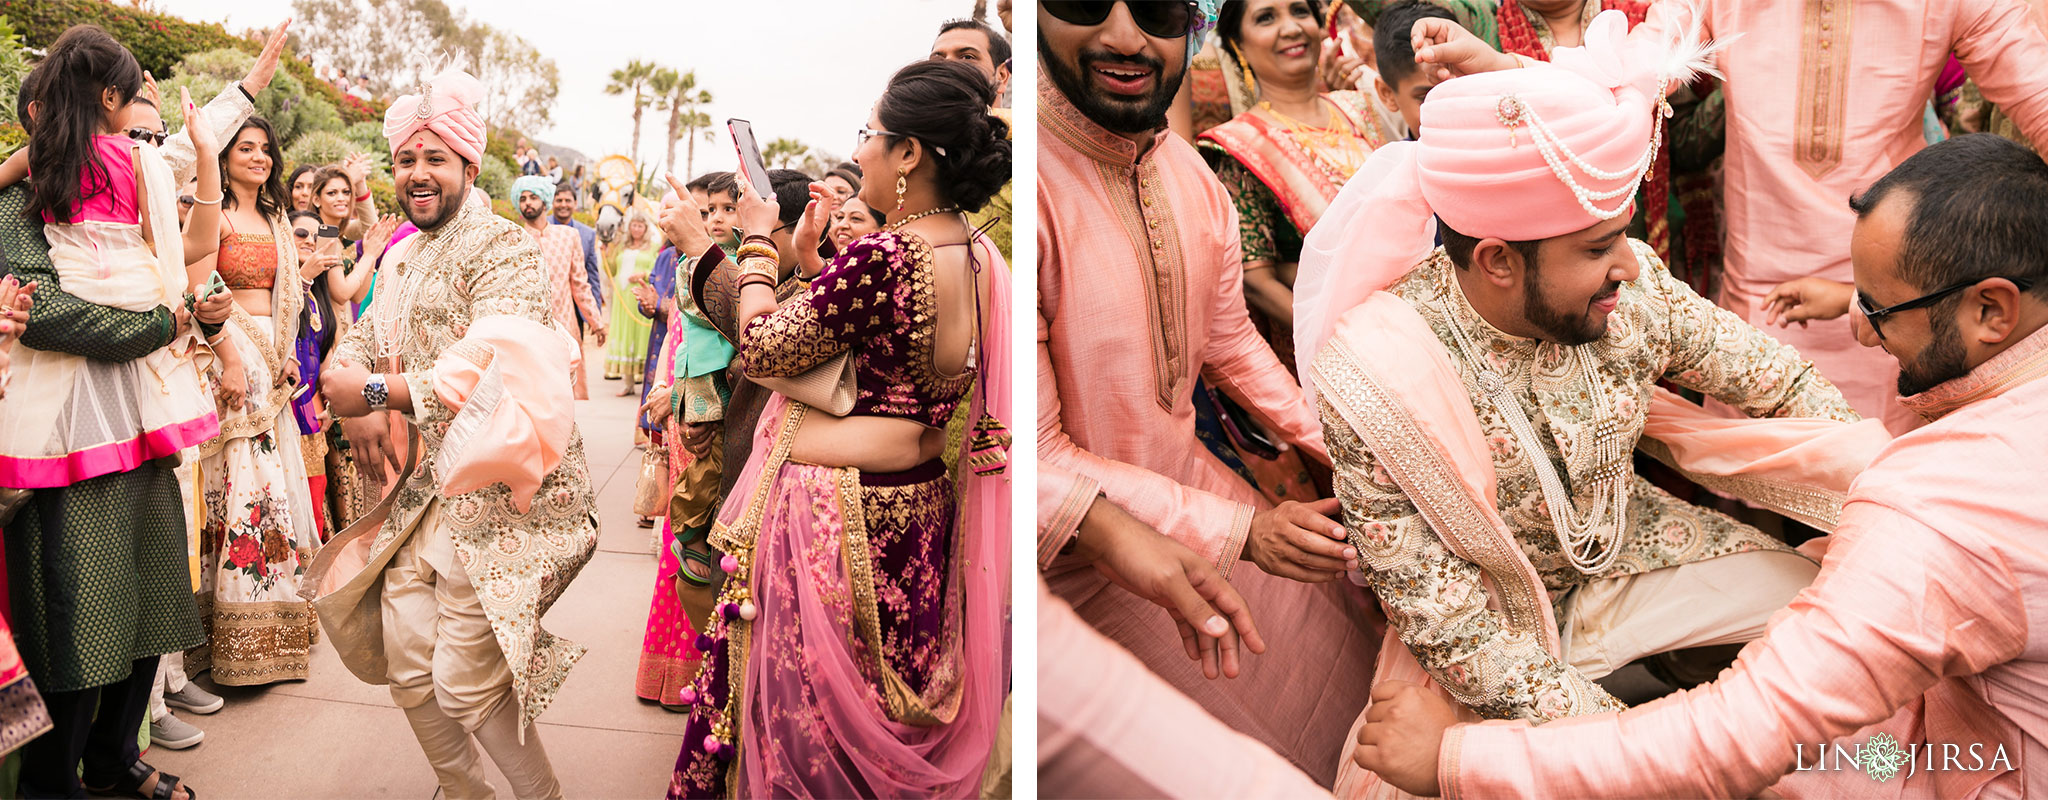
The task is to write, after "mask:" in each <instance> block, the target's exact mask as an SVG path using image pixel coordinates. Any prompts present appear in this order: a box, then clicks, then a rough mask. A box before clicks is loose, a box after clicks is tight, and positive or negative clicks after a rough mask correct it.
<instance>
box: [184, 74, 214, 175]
mask: <svg viewBox="0 0 2048 800" xmlns="http://www.w3.org/2000/svg"><path fill="white" fill-rule="evenodd" d="M178 102H179V103H180V104H182V105H183V106H184V108H185V135H187V136H190V137H192V150H193V152H194V153H196V154H197V155H198V157H199V158H201V159H203V160H206V161H212V160H214V159H217V158H219V157H220V137H219V136H218V135H216V134H215V133H214V130H213V125H212V122H211V121H210V120H208V119H207V118H206V109H203V108H200V107H198V106H196V105H193V104H192V90H191V88H189V87H185V86H180V87H178Z"/></svg>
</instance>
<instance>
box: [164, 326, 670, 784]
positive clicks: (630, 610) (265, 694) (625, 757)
mask: <svg viewBox="0 0 2048 800" xmlns="http://www.w3.org/2000/svg"><path fill="white" fill-rule="evenodd" d="M586 352H587V354H590V355H596V356H598V358H596V359H593V360H592V361H591V362H590V363H592V364H593V366H595V365H598V364H602V363H603V362H602V353H601V352H600V351H586ZM601 374H602V369H601V368H599V369H598V370H596V371H595V372H594V373H593V374H592V376H591V378H590V394H591V399H590V400H588V401H584V402H579V403H577V404H576V419H577V423H578V425H579V427H580V429H581V430H582V433H583V445H584V448H585V450H586V451H587V452H588V453H589V456H590V472H591V479H592V480H593V482H595V483H596V485H597V490H598V505H599V510H600V513H601V521H602V523H603V529H602V530H603V533H602V535H601V536H600V537H599V540H598V549H597V553H596V554H595V555H593V556H592V557H591V559H590V563H589V565H588V566H586V567H584V569H583V572H582V574H580V575H578V576H577V578H576V580H575V582H574V583H572V584H570V586H569V590H568V591H567V592H566V593H564V594H563V595H562V598H561V600H560V601H559V602H558V603H556V604H555V607H554V609H552V610H551V611H550V612H549V613H548V615H547V618H546V619H545V621H544V624H545V625H546V626H547V628H548V630H550V631H553V632H554V633H555V634H556V635H559V636H562V637H565V638H568V639H571V640H574V641H576V642H579V643H582V644H584V645H587V646H589V648H590V653H589V655H587V656H585V657H584V658H583V660H582V662H580V663H578V664H577V666H576V669H575V671H574V672H572V673H570V676H569V680H568V682H567V683H566V684H564V685H563V687H562V691H561V694H560V695H558V696H557V698H556V700H555V703H554V705H553V706H551V707H550V708H549V709H548V711H547V713H546V714H544V715H542V716H541V718H540V722H539V723H538V727H539V730H540V732H541V740H542V741H543V742H544V743H546V745H547V750H548V755H549V756H550V759H551V760H552V761H553V762H554V764H555V771H556V774H557V776H558V777H560V779H561V781H562V791H563V793H564V794H565V795H566V796H568V797H571V798H656V797H660V796H661V795H662V793H663V792H665V791H667V789H668V780H669V773H670V771H671V770H672V769H673V768H674V766H675V759H676V754H677V753H678V752H679V751H680V750H681V749H682V741H683V735H682V734H683V723H684V720H685V718H684V717H683V715H681V714H675V713H671V712H668V711H663V710H662V709H661V707H660V706H657V705H653V704H651V703H643V702H641V701H640V700H639V699H638V698H636V697H635V696H634V694H633V675H634V670H635V668H636V667H637V666H638V664H639V659H640V639H641V636H642V634H643V633H644V632H645V628H646V624H647V604H648V601H649V599H650V598H651V597H652V595H653V592H654V569H655V561H654V556H653V555H652V549H651V546H650V542H651V540H652V537H651V535H650V534H649V532H648V531H647V530H646V529H644V528H640V527H636V526H635V525H634V524H633V523H634V519H635V517H634V516H633V512H632V506H633V485H634V481H635V480H636V478H637V477H638V474H639V469H640V451H639V450H638V449H636V448H634V446H633V432H632V424H633V415H634V412H635V409H636V408H637V406H638V400H637V399H636V398H619V397H613V396H612V395H613V394H614V393H616V392H618V391H619V387H620V386H621V385H622V384H621V383H620V382H619V381H606V380H600V379H598V376H599V375H601ZM202 685H204V686H205V687H206V688H207V689H208V690H209V691H212V692H215V693H217V694H219V695H221V696H222V697H225V698H227V707H226V708H225V709H222V710H221V711H220V712H219V713H216V714H212V715H209V716H198V715H192V714H183V713H181V714H180V717H181V718H183V719H185V720H186V721H187V722H191V723H192V724H194V725H197V726H199V728H200V729H201V730H204V731H206V741H204V742H203V743H201V744H200V745H199V746H198V747H195V748H192V749H190V750H185V751H182V752H179V751H172V750H166V749H164V748H161V747H157V748H152V749H151V751H150V752H149V753H148V754H147V755H146V756H145V758H146V759H147V760H148V761H149V762H150V763H152V764H154V765H156V766H157V767H159V768H161V769H163V770H165V771H167V772H171V773H173V774H176V775H180V776H183V777H184V778H185V780H186V781H187V783H189V784H190V785H191V786H192V787H193V788H194V789H197V790H198V791H199V794H200V796H202V797H205V798H208V799H209V800H219V799H220V798H266V799H267V798H355V797H404V798H418V800H429V799H430V798H435V797H437V796H438V795H439V791H440V790H439V787H438V786H436V785H435V782H434V773H433V771H432V770H431V769H429V768H428V767H427V760H426V757H425V756H423V755H421V753H420V749H419V745H418V744H417V743H415V742H414V741H413V736H412V729H411V728H410V727H408V726H407V725H406V722H405V715H404V714H403V713H400V712H399V711H398V709H397V708H395V707H393V706H392V705H391V696H390V694H389V693H387V692H386V691H385V689H384V687H382V686H372V685H369V684H365V683H363V682H361V681H358V680H356V678H355V677H354V676H353V675H350V674H349V672H348V669H347V668H345V667H343V666H342V664H341V661H340V660H339V659H338V658H336V657H335V654H334V648H332V647H331V646H329V645H328V644H327V643H326V642H325V641H322V642H321V643H320V644H319V645H317V646H316V647H315V648H314V650H313V677H312V679H311V680H308V681H304V682H294V683H282V684H276V685H273V686H268V687H262V688H253V689H251V688H239V687H229V688H221V687H216V686H214V685H213V684H212V683H211V682H210V681H202ZM484 763H485V764H487V765H488V764H489V763H490V760H489V759H488V758H485V759H484ZM489 770H490V774H491V780H492V782H493V783H494V784H495V785H496V786H497V789H498V792H499V794H500V796H502V797H510V796H511V793H510V790H509V789H508V788H507V786H508V784H507V783H506V782H505V779H504V777H503V776H502V775H500V774H499V773H498V770H497V768H496V767H495V766H491V767H489Z"/></svg>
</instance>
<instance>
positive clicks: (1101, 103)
mask: <svg viewBox="0 0 2048 800" xmlns="http://www.w3.org/2000/svg"><path fill="white" fill-rule="evenodd" d="M1157 5H1158V6H1160V7H1164V6H1165V5H1166V4H1164V3H1161V4H1157ZM1185 6H1186V10H1187V11H1189V12H1192V10H1193V4H1192V3H1189V4H1185ZM1180 10H1181V9H1180V8H1179V7H1178V6H1176V8H1174V9H1172V11H1175V12H1178V11H1180ZM1149 16H1150V15H1149V14H1148V17H1149ZM1189 19H1190V24H1189V28H1190V29H1192V27H1193V24H1192V15H1190V17H1189ZM1039 24H1040V27H1039V30H1040V32H1041V38H1040V51H1041V63H1044V64H1046V65H1047V66H1046V67H1045V69H1046V70H1047V73H1048V74H1047V76H1046V77H1042V78H1041V80H1040V83H1039V115H1038V125H1039V134H1040V137H1039V142H1040V145H1039V159H1038V178H1039V186H1040V191H1039V201H1038V252H1039V271H1038V278H1039V305H1038V312H1039V324H1038V339H1039V350H1038V353H1039V357H1038V376H1039V377H1038V392H1039V395H1038V396H1039V423H1038V424H1039V457H1040V459H1041V463H1043V464H1049V465H1052V466H1054V467H1059V468H1062V469H1065V470H1068V471H1070V472H1072V473H1075V474H1078V475H1082V476H1085V477H1087V478H1090V479H1092V480H1094V481H1097V482H1098V483H1099V484H1100V485H1101V487H1102V491H1103V493H1104V494H1105V495H1107V497H1108V498H1109V499H1110V500H1111V501H1113V502H1115V503H1116V504H1117V505H1119V506H1121V507H1123V508H1125V509H1127V510H1128V511H1129V512H1130V513H1131V514H1132V515H1133V516H1135V517H1137V518H1138V519H1139V520H1142V521H1143V522H1145V523H1146V524H1149V525H1151V526H1152V527H1153V528H1156V529H1157V530H1159V532H1161V533H1163V534H1165V535H1166V536H1168V537H1171V538H1173V539H1175V540H1177V541H1179V542H1181V543H1183V544H1185V545H1187V546H1188V547H1189V548H1190V549H1192V550H1194V551H1195V552H1196V553H1198V554H1200V555H1201V556H1202V557H1204V558H1205V559H1207V560H1209V561H1210V562H1211V563H1213V564H1214V565H1215V566H1216V568H1217V569H1218V570H1219V571H1221V572H1222V574H1223V575H1224V576H1225V577H1226V578H1228V579H1229V580H1230V582H1231V584H1232V585H1233V586H1235V587H1236V588H1237V590H1238V591H1239V592H1240V593H1242V594H1243V596H1244V598H1245V600H1246V602H1247V603H1248V604H1249V605H1250V607H1251V610H1252V613H1254V614H1256V615H1258V618H1259V619H1260V620H1261V627H1262V629H1263V630H1264V632H1265V634H1266V636H1265V638H1266V640H1267V641H1268V642H1269V643H1270V647H1269V648H1268V650H1267V652H1266V653H1265V654H1264V655H1262V656H1251V657H1248V658H1247V659H1246V664H1245V667H1244V670H1243V672H1242V674H1241V675H1239V676H1238V677H1237V678H1236V679H1234V680H1227V681H1217V682H1215V683H1211V682H1209V681H1207V680H1206V679H1204V678H1203V676H1202V673H1201V671H1200V670H1199V669H1197V668H1196V667H1194V666H1192V665H1191V664H1190V663H1189V662H1188V660H1187V658H1186V656H1185V654H1184V652H1183V650H1182V647H1181V642H1180V641H1179V639H1178V637H1177V636H1176V635H1175V634H1174V631H1173V629H1172V627H1171V626H1168V625H1163V624H1161V620H1160V619H1159V618H1158V614H1159V611H1158V609H1156V608H1154V607H1152V606H1151V605H1150V604H1148V603H1146V602H1144V601H1142V600H1138V599H1136V598H1134V597H1133V596H1131V595H1130V594H1129V593H1126V592H1124V591H1122V590H1121V589H1116V588H1114V587H1112V586H1111V585H1110V584H1109V583H1108V581H1107V579H1105V578H1104V577H1102V576H1101V575H1100V574H1099V573H1098V572H1097V571H1096V570H1094V569H1092V568H1089V567H1087V566H1085V565H1081V564H1075V563H1063V562H1062V561H1061V560H1059V559H1055V560H1054V563H1053V564H1052V566H1051V568H1049V569H1048V571H1047V573H1046V579H1047V581H1048V582H1049V583H1050V584H1051V586H1052V588H1053V591H1054V592H1055V593H1057V594H1058V595H1059V596H1060V597H1061V598H1063V599H1065V600H1067V601H1068V602H1069V603H1071V604H1072V605H1073V607H1074V609H1075V611H1076V612H1078V613H1079V614H1080V616H1081V618H1082V619H1085V620H1087V621H1088V622H1089V623H1090V624H1092V625H1093V626H1094V627H1095V628H1096V629H1097V630H1098V631H1100V632H1102V633H1103V634H1104V635H1107V636H1108V637H1109V638H1111V639H1113V640H1115V641H1117V642H1118V643H1120V644H1122V645H1123V646H1125V647H1126V648H1129V649H1130V650H1131V652H1132V653H1134V654H1135V655H1136V656H1137V657H1138V659H1139V660H1141V661H1142V662H1144V663H1145V664H1146V666H1148V667H1150V668H1151V669H1152V670H1154V671H1155V672H1157V673H1158V674H1159V675H1160V676H1162V677H1164V678H1165V679H1166V680H1167V682H1168V683H1170V684H1172V685H1173V686H1174V687H1175V688H1177V689H1179V690H1180V691H1182V692H1184V693H1186V694H1188V695H1189V696H1190V697H1192V698H1194V699H1195V700H1196V701H1197V702H1199V703H1201V704H1202V706H1203V707H1204V708H1206V709H1207V710H1208V711H1209V713H1211V714H1214V715H1215V716H1216V717H1217V718H1219V719H1220V720H1222V722H1223V723H1224V724H1226V725H1229V726H1231V727H1233V728H1236V729H1237V730H1239V731H1241V732H1243V733H1245V734H1247V735H1249V736H1251V737H1252V738H1254V739H1257V740H1259V741H1262V742H1264V743H1266V744H1267V745H1270V746H1271V747H1273V749H1274V750H1276V751H1278V752H1279V753H1280V754H1281V755H1282V756H1285V757H1287V758H1289V759H1290V760H1292V761H1293V762H1294V763H1295V764H1297V765H1299V766H1300V767H1302V768H1303V769H1304V770H1306V771H1308V773H1309V774H1310V775H1311V776H1313V777H1314V778H1316V780H1318V781H1319V782H1323V783H1327V782H1328V781H1329V780H1331V778H1332V777H1333V775H1334V773H1333V767H1334V764H1335V758H1336V757H1338V756H1339V755H1340V753H1341V747H1342V745H1343V739H1344V733H1345V730H1346V728H1347V726H1348V724H1349V722H1350V720H1351V719H1354V718H1355V717H1356V715H1357V713H1358V711H1359V709H1361V708H1363V707H1364V704H1365V691H1366V686H1367V685H1368V684H1369V678H1370V671H1371V664H1372V662H1373V656H1374V653H1375V651H1376V647H1375V643H1376V642H1377V640H1378V636H1377V635H1376V633H1375V632H1374V631H1373V630H1372V627H1373V620H1374V617H1375V614H1374V610H1373V609H1372V607H1371V606H1370V605H1369V604H1368V600H1367V598H1366V597H1365V595H1364V594H1363V592H1361V591H1360V590H1359V589H1358V588H1357V587H1355V586H1352V585H1350V584H1348V583H1345V582H1342V581H1337V580H1336V578H1337V577H1338V575H1339V574H1340V572H1341V570H1342V569H1343V564H1344V560H1345V559H1346V558H1348V557H1351V556H1346V555H1345V550H1346V548H1345V547H1344V545H1343V544H1342V542H1341V540H1340V539H1339V537H1340V536H1341V532H1340V531H1341V529H1340V527H1339V526H1338V525H1337V524H1336V523H1335V522H1332V521H1331V520H1330V519H1329V518H1328V515H1329V514H1332V513H1335V511H1336V508H1335V506H1336V504H1335V502H1334V501H1323V502H1322V503H1318V504H1310V505H1304V504H1299V503H1292V502H1289V503H1282V504H1281V505H1280V506H1278V507H1274V506H1272V505H1270V504H1269V503H1268V502H1266V500H1265V499H1264V498H1263V497H1262V496H1261V495H1260V493H1259V492H1258V491H1257V490H1255V489H1254V488H1253V487H1252V486H1251V485H1250V484H1248V483H1247V482H1245V481H1244V480H1243V479H1241V478H1239V477H1238V476H1237V475H1236V474H1235V473H1233V472H1232V471H1231V470H1230V469H1229V468H1227V467H1225V466H1224V465H1223V463H1222V462H1221V461H1219V460H1218V459H1217V458H1215V457H1214V456H1212V455H1210V454H1209V452H1208V451H1207V450H1206V449H1205V448H1204V447H1203V445H1202V443H1201V442H1200V441H1199V440H1197V439H1196V437H1195V420H1194V417H1195V412H1194V407H1193V402H1192V396H1193V393H1194V391H1195V381H1196V379H1197V378H1202V379H1205V380H1206V381H1207V382H1208V383H1209V384H1210V385H1212V386H1215V387H1217V388H1219V389H1221V390H1222V391H1224V392H1225V393H1226V394H1228V395H1230V396H1231V397H1232V398H1233V399H1235V400H1237V401H1238V402H1239V404H1240V405H1242V406H1243V407H1244V408H1246V409H1247V410H1249V412H1250V414H1251V415H1252V416H1253V417H1254V419H1255V421H1256V422H1257V423H1258V424H1259V425H1260V426H1262V427H1263V428H1265V429H1266V430H1267V431H1271V432H1273V434H1274V435H1275V437H1276V438H1278V439H1280V440H1282V441H1283V442H1285V443H1286V444H1287V445H1288V446H1291V447H1294V448H1298V449H1300V450H1301V451H1302V452H1303V454H1304V455H1308V456H1310V457H1311V458H1312V459H1313V460H1315V461H1318V462H1321V463H1323V464H1327V463H1328V456H1327V455H1326V454H1325V453H1324V450H1323V444H1322V433H1321V430H1320V428H1319V426H1318V424H1317V422H1316V419H1315V416H1314V414H1313V413H1312V411H1311V410H1310V408H1309V407H1308V405H1307V403H1306V402H1304V400H1303V399H1302V397H1301V395H1300V392H1299V391H1298V390H1297V389H1296V388H1295V384H1294V381H1293V379H1292V378H1291V377H1290V376H1289V375H1288V373H1287V371H1286V370H1285V369H1284V368H1283V367H1282V366H1281V365H1280V362H1279V360H1278V359H1276V358H1275V357H1274V356H1273V352H1272V350H1271V349H1270V348H1269V347H1267V346H1266V344H1265V342H1264V341H1263V340H1262V339H1260V338H1259V336H1258V333H1257V331H1256V330H1254V329H1253V327H1252V324H1251V320H1250V318H1249V317H1248V316H1247V315H1246V312H1245V305H1244V295H1243V288H1242V285H1241V280H1242V269H1241V264H1240V261H1241V259H1240V257H1239V247H1238V241H1237V218H1236V212H1235V210H1234V209H1233V208H1232V206H1231V203H1230V197H1229V195H1228V194H1226V193H1225V191H1224V189H1223V187H1222V186H1221V185H1220V184H1218V183H1217V182H1216V180H1215V178H1214V176H1213V174H1212V173H1210V172H1209V170H1208V167H1207V166H1206V165H1205V164H1204V163H1203V161H1202V159H1201V157H1200V156H1199V155H1197V154H1196V153H1195V150H1194V148H1193V147H1191V146H1189V145H1188V144H1187V142H1185V141H1183V140H1181V139H1178V138H1176V137H1173V136H1160V135H1157V134H1158V133H1159V131H1161V130H1162V129H1163V128H1164V127H1165V118H1164V117H1165V115H1164V109H1165V106H1166V104H1167V102H1170V100H1171V98H1172V95H1173V92H1174V89H1175V88H1177V87H1178V84H1179V82H1180V77H1181V75H1182V74H1183V73H1184V72H1185V68H1186V48H1187V46H1188V45H1187V40H1188V36H1187V34H1186V33H1182V34H1180V35H1179V36H1177V37H1169V36H1160V35H1157V34H1155V33H1148V32H1145V31H1142V30H1141V29H1140V28H1139V27H1138V26H1137V25H1136V23H1135V22H1134V21H1133V20H1132V18H1131V14H1130V11H1129V8H1128V7H1127V5H1125V4H1116V5H1114V6H1112V7H1110V8H1109V16H1108V18H1107V19H1105V20H1097V21H1095V22H1094V23H1077V22H1071V21H1067V20H1062V19H1059V18H1056V17H1054V16H1053V15H1052V14H1051V12H1049V11H1047V10H1046V9H1045V8H1043V7H1041V8H1040V10H1039ZM1190 32H1191V31H1190ZM1161 95H1163V100H1162V101H1161V102H1158V103H1157V108H1156V109H1152V108H1149V107H1148V106H1150V105H1151V104H1152V102H1151V101H1152V100H1154V99H1159V98H1160V96H1161ZM1134 109H1135V111H1134ZM1098 118H1099V119H1098ZM1103 119H1107V120H1109V121H1110V123H1113V127H1112V125H1106V124H1105V123H1104V122H1103V121H1101V120H1103ZM1240 560H1252V561H1254V562H1255V563H1256V564H1257V566H1255V567H1252V568H1237V567H1238V562H1239V561H1240ZM1068 561H1069V562H1071V559H1069V560H1068ZM1275 572H1277V573H1281V574H1286V575H1288V576H1289V577H1279V576H1278V575H1277V574H1269V573H1275ZM1299 579H1306V580H1312V581H1317V582H1314V583H1310V582H1303V581H1302V580H1299Z"/></svg>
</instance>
